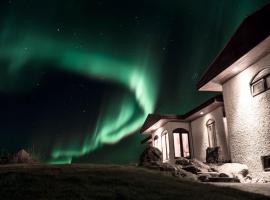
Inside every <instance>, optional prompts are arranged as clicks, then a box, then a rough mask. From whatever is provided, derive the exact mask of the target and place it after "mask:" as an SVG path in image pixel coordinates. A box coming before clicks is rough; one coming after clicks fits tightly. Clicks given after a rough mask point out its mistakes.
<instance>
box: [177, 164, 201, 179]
mask: <svg viewBox="0 0 270 200" xmlns="http://www.w3.org/2000/svg"><path fill="white" fill-rule="evenodd" d="M175 169H176V170H175V173H174V174H173V176H176V177H179V178H184V179H188V180H191V181H197V180H198V178H197V176H196V175H195V174H192V173H191V172H188V171H185V170H184V169H182V168H181V167H180V166H176V167H175Z"/></svg>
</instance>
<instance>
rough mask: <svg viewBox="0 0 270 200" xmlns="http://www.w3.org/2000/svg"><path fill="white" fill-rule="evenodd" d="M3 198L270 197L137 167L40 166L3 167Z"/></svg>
mask: <svg viewBox="0 0 270 200" xmlns="http://www.w3.org/2000/svg"><path fill="white" fill-rule="evenodd" d="M0 199H1V200H13V199H16V200H17V199H22V200H47V199H57V200H71V199H72V200H73V199H74V200H86V199H98V200H102V199H119V200H121V199H134V200H139V199H155V200H157V199H188V200H193V199H199V200H212V199H213V200H214V199H215V200H217V199H218V200H223V199H224V200H225V199H226V200H233V199H235V200H241V199H243V200H244V199H245V200H247V199H260V200H263V199H269V198H267V197H264V196H261V195H258V194H252V193H246V192H243V191H238V190H235V189H231V188H219V187H215V186H213V185H207V184H201V183H196V182H190V181H185V180H182V179H179V178H176V177H172V176H168V175H164V174H162V173H161V172H156V171H150V170H147V169H142V168H138V167H135V166H120V165H37V166H27V165H19V166H4V167H0Z"/></svg>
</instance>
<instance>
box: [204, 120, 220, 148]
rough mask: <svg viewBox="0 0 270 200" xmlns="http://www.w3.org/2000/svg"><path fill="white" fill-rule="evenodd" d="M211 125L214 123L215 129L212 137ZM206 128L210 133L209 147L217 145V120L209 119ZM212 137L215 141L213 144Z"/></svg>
mask: <svg viewBox="0 0 270 200" xmlns="http://www.w3.org/2000/svg"><path fill="white" fill-rule="evenodd" d="M211 125H213V126H212V128H213V129H214V130H213V134H214V135H213V138H211V139H210V133H209V127H210V126H211ZM206 128H207V134H208V145H209V147H216V146H218V142H217V132H216V121H215V120H214V119H208V120H207V122H206ZM212 139H213V141H212V143H213V145H212V146H211V145H210V144H211V141H210V140H212Z"/></svg>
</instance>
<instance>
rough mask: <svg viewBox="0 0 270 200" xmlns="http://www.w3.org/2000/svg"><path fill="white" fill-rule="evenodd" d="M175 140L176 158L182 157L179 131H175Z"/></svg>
mask: <svg viewBox="0 0 270 200" xmlns="http://www.w3.org/2000/svg"><path fill="white" fill-rule="evenodd" d="M173 142H174V156H175V157H176V158H179V157H181V144H180V134H179V133H173Z"/></svg>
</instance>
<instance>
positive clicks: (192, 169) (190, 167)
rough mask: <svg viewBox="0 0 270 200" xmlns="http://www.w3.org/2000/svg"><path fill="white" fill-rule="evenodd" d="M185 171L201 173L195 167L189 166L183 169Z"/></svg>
mask: <svg viewBox="0 0 270 200" xmlns="http://www.w3.org/2000/svg"><path fill="white" fill-rule="evenodd" d="M182 169H183V170H185V171H188V172H191V173H192V174H198V172H201V170H200V169H199V168H198V167H196V166H194V165H187V166H184V167H183V168H182Z"/></svg>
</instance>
